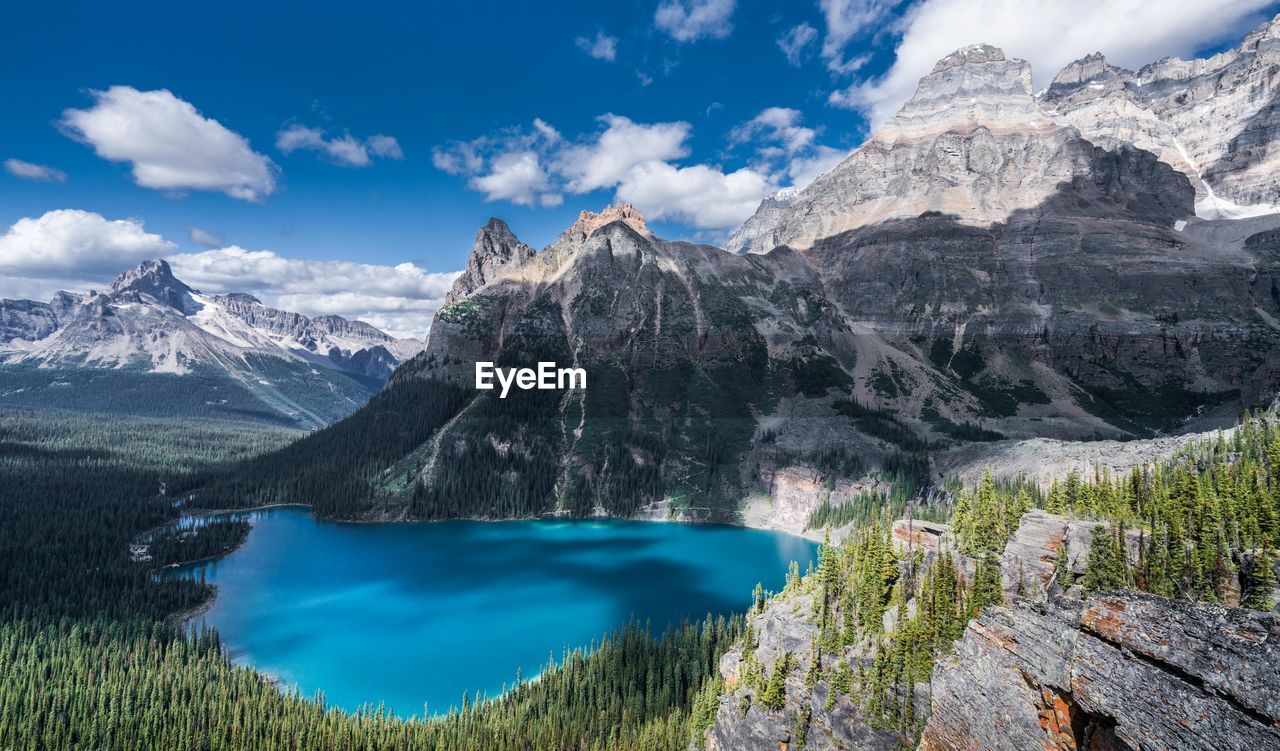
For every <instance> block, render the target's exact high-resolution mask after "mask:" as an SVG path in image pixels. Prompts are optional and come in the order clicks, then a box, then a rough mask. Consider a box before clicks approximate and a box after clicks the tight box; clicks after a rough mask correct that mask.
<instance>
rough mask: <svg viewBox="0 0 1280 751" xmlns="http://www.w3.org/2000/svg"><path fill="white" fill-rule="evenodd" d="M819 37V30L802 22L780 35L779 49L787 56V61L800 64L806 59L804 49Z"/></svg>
mask: <svg viewBox="0 0 1280 751" xmlns="http://www.w3.org/2000/svg"><path fill="white" fill-rule="evenodd" d="M817 38H818V30H817V29H815V28H813V27H812V26H810V25H809V24H807V23H802V24H800V25H799V26H795V27H793V28H792V29H791V30H790V31H788V32H787V33H785V34H783V35H782V36H780V37H778V49H780V50H782V54H784V55H786V56H787V62H789V63H791V64H792V65H797V66H798V65H800V63H801V62H802V61H803V59H804V51H805V50H806V49H807V48H808V47H809V45H810V44H813V40H815V39H817Z"/></svg>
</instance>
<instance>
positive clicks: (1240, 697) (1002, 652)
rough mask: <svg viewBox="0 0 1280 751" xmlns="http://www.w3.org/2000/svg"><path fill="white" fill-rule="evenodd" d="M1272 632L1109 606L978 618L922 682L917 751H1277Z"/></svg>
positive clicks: (1064, 606)
mask: <svg viewBox="0 0 1280 751" xmlns="http://www.w3.org/2000/svg"><path fill="white" fill-rule="evenodd" d="M1277 685H1280V621H1278V620H1277V619H1276V617H1275V616H1272V615H1264V614H1260V613H1255V612H1252V611H1246V610H1240V609H1234V608H1224V607H1221V606H1216V605H1203V604H1196V603H1188V602H1175V601H1172V600H1168V599H1164V598H1160V597H1157V596H1154V595H1147V594H1140V593H1132V592H1123V593H1121V592H1113V593H1104V594H1099V595H1096V596H1094V597H1092V598H1090V599H1089V600H1088V601H1086V602H1085V603H1083V604H1080V603H1075V604H1072V603H1070V602H1066V601H1062V602H1058V603H1056V604H1054V605H1053V606H1050V607H1049V608H1048V609H1045V608H1044V607H1040V608H1036V607H1032V606H1030V605H1024V606H1019V607H1012V608H1004V607H1001V608H989V609H987V610H986V611H985V612H984V613H983V615H982V616H981V617H980V618H979V619H977V620H976V621H974V622H972V623H970V625H969V628H968V630H967V631H966V633H965V636H964V638H963V639H962V640H961V641H960V642H959V643H958V644H957V646H956V649H955V652H954V654H953V655H952V656H951V657H949V658H947V659H945V660H944V661H942V662H941V664H940V665H939V666H938V668H937V669H936V670H935V673H934V678H933V682H932V706H931V715H930V719H929V722H928V724H927V725H926V727H925V730H924V733H923V736H922V739H921V743H920V748H921V749H922V750H923V751H960V750H961V749H964V750H966V751H967V750H969V749H984V750H990V751H1004V750H1006V749H1007V750H1008V751H1023V750H1024V749H1049V750H1050V751H1076V750H1077V749H1116V750H1128V749H1131V750H1132V751H1138V750H1139V749H1141V750H1143V751H1163V750H1166V749H1167V750H1169V751H1173V750H1174V749H1202V750H1203V751H1222V750H1224V749H1237V750H1239V751H1245V750H1246V749H1250V750H1252V749H1268V748H1280V701H1278V700H1277V697H1278V696H1280V694H1277V693H1276V691H1275V687H1276V686H1277Z"/></svg>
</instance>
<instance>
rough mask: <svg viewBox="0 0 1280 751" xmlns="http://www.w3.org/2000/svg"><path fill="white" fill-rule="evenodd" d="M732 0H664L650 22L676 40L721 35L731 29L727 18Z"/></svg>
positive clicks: (725, 35)
mask: <svg viewBox="0 0 1280 751" xmlns="http://www.w3.org/2000/svg"><path fill="white" fill-rule="evenodd" d="M735 5H736V0H665V2H663V3H661V4H659V5H658V10H657V11H656V12H655V13H654V15H653V23H654V25H655V26H657V27H658V29H659V30H661V31H663V32H666V34H667V35H668V36H670V37H671V38H672V39H674V40H676V41H678V42H694V41H697V40H699V39H706V38H710V39H723V38H725V37H727V36H729V33H730V32H732V31H733V24H732V23H731V22H730V18H731V17H732V16H733V9H734V6H735Z"/></svg>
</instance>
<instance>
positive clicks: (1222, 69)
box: [1041, 16, 1280, 217]
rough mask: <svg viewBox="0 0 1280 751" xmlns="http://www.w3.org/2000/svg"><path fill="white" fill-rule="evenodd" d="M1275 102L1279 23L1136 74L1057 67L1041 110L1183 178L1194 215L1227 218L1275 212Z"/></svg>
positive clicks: (1088, 60) (1080, 63)
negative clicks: (1132, 148) (1133, 149)
mask: <svg viewBox="0 0 1280 751" xmlns="http://www.w3.org/2000/svg"><path fill="white" fill-rule="evenodd" d="M1277 98H1280V16H1278V17H1277V18H1276V19H1273V20H1271V21H1269V22H1268V23H1266V24H1263V25H1262V26H1261V27H1259V28H1258V29H1256V30H1255V31H1253V32H1251V33H1250V34H1248V35H1247V36H1245V38H1244V40H1243V42H1241V44H1240V46H1238V47H1236V48H1234V49H1230V50H1226V51H1225V52H1221V53H1219V54H1217V55H1214V56H1212V57H1209V58H1204V59H1197V60H1180V59H1178V58H1167V59H1165V60H1161V61H1159V62H1156V63H1152V64H1150V65H1147V66H1144V67H1143V68H1142V69H1141V70H1139V71H1137V72H1136V73H1135V72H1133V71H1129V70H1124V69H1122V68H1118V67H1116V66H1114V65H1110V64H1108V63H1107V62H1106V60H1105V58H1104V57H1103V56H1102V55H1101V54H1097V53H1095V54H1093V55H1089V56H1088V57H1085V58H1082V59H1080V60H1077V61H1076V62H1074V63H1072V64H1071V65H1068V66H1067V67H1066V68H1064V69H1063V70H1062V71H1061V72H1060V73H1059V74H1058V76H1057V77H1056V78H1055V79H1054V82H1053V84H1052V85H1051V86H1050V87H1049V89H1048V90H1047V91H1046V92H1045V94H1044V96H1043V97H1042V100H1041V103H1042V105H1043V106H1044V109H1045V111H1046V113H1048V114H1050V115H1052V116H1054V117H1055V118H1058V119H1060V120H1063V121H1065V122H1067V123H1070V124H1071V125H1074V126H1075V127H1077V128H1079V129H1080V131H1081V133H1083V134H1084V136H1085V137H1086V138H1089V139H1090V140H1093V141H1095V142H1097V143H1100V144H1117V143H1130V144H1133V145H1136V146H1138V147H1140V148H1144V149H1147V150H1149V151H1152V152H1153V153H1155V154H1157V155H1159V156H1160V158H1161V159H1163V160H1164V161H1166V162H1168V163H1169V164H1171V165H1173V166H1174V167H1176V168H1177V169H1179V170H1180V171H1182V172H1184V173H1185V174H1186V175H1187V176H1188V177H1189V178H1190V179H1191V181H1192V184H1193V185H1195V187H1196V189H1197V199H1198V204H1199V205H1198V209H1199V212H1200V213H1201V214H1202V215H1204V216H1207V217H1215V216H1227V217H1232V216H1239V215H1242V214H1244V215H1248V214H1251V213H1258V212H1259V211H1263V210H1272V209H1273V207H1274V205H1275V204H1280V181H1278V180H1277V179H1276V174H1277V167H1280V107H1277ZM1256 205H1261V208H1259V209H1254V210H1253V211H1249V210H1242V209H1240V208H1239V207H1245V206H1256Z"/></svg>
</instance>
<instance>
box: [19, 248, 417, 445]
mask: <svg viewBox="0 0 1280 751" xmlns="http://www.w3.org/2000/svg"><path fill="white" fill-rule="evenodd" d="M420 348H421V345H420V344H419V343H417V342H415V341H413V340H398V339H395V338H394V337H391V336H389V335H387V334H384V333H383V332H381V331H379V330H378V329H376V328H374V327H373V326H370V325H369V324H366V323H363V322H360V321H348V320H346V319H344V318H341V317H340V316H317V317H315V318H308V317H306V316H302V315H300V314H297V313H291V312H288V311H282V310H277V309H274V308H269V307H267V306H265V305H263V304H262V303H261V302H260V301H258V300H257V298H255V297H253V296H252V295H246V294H244V293H231V294H228V295H206V294H203V293H201V292H200V291H199V290H196V289H194V288H192V287H190V286H188V285H187V284H185V283H184V282H182V281H181V280H179V279H178V278H177V277H176V276H174V274H173V271H172V269H171V268H170V266H169V264H168V263H167V262H166V261H164V260H147V261H143V262H141V263H140V264H139V265H138V266H136V267H134V268H132V269H129V270H127V271H125V272H123V273H121V274H120V275H119V276H117V277H116V279H115V280H114V281H113V282H112V284H111V285H110V286H109V287H108V288H107V290H106V291H104V292H88V293H83V294H76V293H68V292H59V293H57V294H55V295H54V297H53V299H52V300H51V301H50V302H49V303H39V302H35V301H30V300H2V301H0V360H3V362H4V364H3V365H0V382H3V381H10V382H11V385H9V387H8V388H5V389H3V393H4V397H3V401H4V402H8V403H9V404H13V405H16V406H33V405H36V404H38V403H39V402H40V399H39V398H37V396H36V392H40V391H42V390H47V388H48V387H47V386H46V385H41V384H40V383H39V381H40V379H39V378H38V376H39V373H40V372H41V371H64V372H74V371H84V372H83V373H80V374H78V375H77V379H83V378H97V379H98V380H104V379H105V380H110V379H112V378H113V377H114V378H115V379H116V380H119V379H120V378H123V377H126V374H127V377H128V378H130V379H137V378H145V377H147V376H159V375H169V376H176V377H179V378H182V377H186V376H189V375H192V374H195V373H199V375H200V378H199V379H197V380H196V382H193V383H192V384H191V389H192V391H193V395H192V397H191V399H190V400H189V401H192V403H193V404H198V403H199V401H201V400H203V401H204V402H206V403H207V404H208V405H209V406H210V407H213V406H215V405H217V404H219V403H226V402H227V401H228V399H231V400H232V401H236V402H239V401H240V400H244V401H245V403H246V404H252V403H260V406H262V407H265V408H266V409H267V410H268V413H273V414H274V418H275V419H276V420H278V421H283V422H285V423H286V424H288V423H294V422H296V423H298V424H300V425H302V426H309V427H319V426H322V425H324V424H327V423H329V422H331V421H332V420H333V419H335V418H337V417H341V416H343V415H345V414H347V413H349V412H350V411H351V410H353V409H355V408H357V407H358V406H360V404H362V403H363V402H364V400H365V399H367V398H368V395H369V394H370V393H372V390H374V389H376V388H378V387H379V386H380V385H381V383H382V382H383V381H385V380H386V378H387V377H388V376H389V375H390V373H391V371H392V370H393V369H394V368H395V367H396V366H397V365H398V364H399V363H400V362H402V361H403V360H405V359H408V358H409V357H411V356H412V355H413V354H416V352H417V351H418V350H419V349H420ZM317 367H318V368H320V370H317ZM113 372H114V373H115V376H113V375H111V374H112V373H113ZM208 378H213V379H215V380H225V381H227V382H226V383H225V384H223V386H218V385H216V384H209V385H207V389H211V390H212V391H215V392H216V391H217V390H218V389H219V388H224V389H231V390H234V391H235V393H236V395H235V396H234V397H228V396H227V395H226V394H217V393H206V391H207V389H206V387H205V386H201V385H198V384H203V383H204V381H205V380H206V379H208ZM53 382H55V383H56V382H57V381H56V380H54V381H53ZM118 385H119V384H117V386H118ZM130 388H132V386H130ZM196 392H199V393H198V394H197V393H196ZM286 392H287V393H286ZM140 393H141V392H140ZM197 395H198V396H199V397H201V398H200V399H197V398H196V396H197ZM32 399H35V400H36V401H34V402H33V401H31V400H32ZM54 401H56V400H54ZM92 401H93V400H92V399H89V400H88V403H87V404H85V406H89V407H91V406H92ZM189 406H190V405H189ZM144 409H145V408H144ZM187 411H190V410H189V409H184V410H179V413H183V412H187ZM197 411H198V412H203V411H204V410H203V409H198V410H197Z"/></svg>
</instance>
